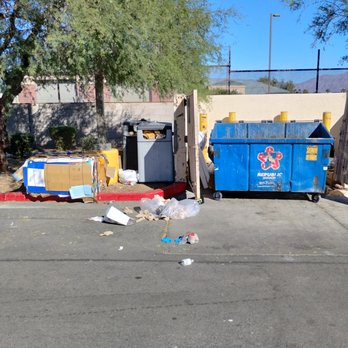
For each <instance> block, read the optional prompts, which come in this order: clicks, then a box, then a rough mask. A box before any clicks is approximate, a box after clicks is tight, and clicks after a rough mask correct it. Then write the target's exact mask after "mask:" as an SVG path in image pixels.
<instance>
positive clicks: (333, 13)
mask: <svg viewBox="0 0 348 348" xmlns="http://www.w3.org/2000/svg"><path fill="white" fill-rule="evenodd" d="M283 1H284V2H285V3H287V4H288V5H289V6H290V8H291V9H292V10H298V9H300V8H302V7H304V6H306V3H307V4H308V3H309V2H311V3H313V4H315V5H317V4H318V8H317V11H316V13H315V15H314V16H313V18H312V21H311V23H310V24H309V29H310V31H311V32H312V33H313V35H314V38H315V41H319V42H323V43H325V42H327V41H328V40H329V39H330V38H331V37H332V36H333V35H336V34H337V35H342V36H346V35H347V34H348V3H347V0H335V1H333V0H320V1H318V0H312V1H307V2H305V1H304V0H283ZM346 43H347V45H348V40H346ZM342 59H343V60H345V61H348V55H346V56H344V57H342Z"/></svg>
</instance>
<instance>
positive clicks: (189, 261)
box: [179, 259, 194, 266]
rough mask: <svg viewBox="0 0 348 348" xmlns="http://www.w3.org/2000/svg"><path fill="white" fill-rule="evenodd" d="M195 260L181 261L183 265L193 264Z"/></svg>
mask: <svg viewBox="0 0 348 348" xmlns="http://www.w3.org/2000/svg"><path fill="white" fill-rule="evenodd" d="M193 262H194V260H192V259H183V260H181V261H180V262H179V263H180V265H181V266H190V265H192V263H193Z"/></svg>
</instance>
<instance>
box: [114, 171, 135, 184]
mask: <svg viewBox="0 0 348 348" xmlns="http://www.w3.org/2000/svg"><path fill="white" fill-rule="evenodd" d="M118 176H119V179H118V180H119V182H120V183H121V184H125V185H135V184H136V183H137V182H138V174H137V172H136V171H135V170H132V169H126V170H123V169H119V170H118Z"/></svg>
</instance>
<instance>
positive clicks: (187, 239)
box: [175, 232, 199, 245]
mask: <svg viewBox="0 0 348 348" xmlns="http://www.w3.org/2000/svg"><path fill="white" fill-rule="evenodd" d="M198 242H199V238H198V235H197V233H196V232H187V233H185V234H184V235H183V236H180V237H178V238H176V239H175V244H176V245H180V244H186V243H188V244H196V243H198Z"/></svg>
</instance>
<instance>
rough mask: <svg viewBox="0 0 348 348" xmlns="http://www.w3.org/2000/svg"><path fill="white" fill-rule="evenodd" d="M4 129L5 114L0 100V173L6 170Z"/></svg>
mask: <svg viewBox="0 0 348 348" xmlns="http://www.w3.org/2000/svg"><path fill="white" fill-rule="evenodd" d="M5 148H6V129H5V115H4V108H3V106H2V104H1V102H0V173H4V172H7V169H8V168H7V164H8V163H7V158H6V152H5Z"/></svg>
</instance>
